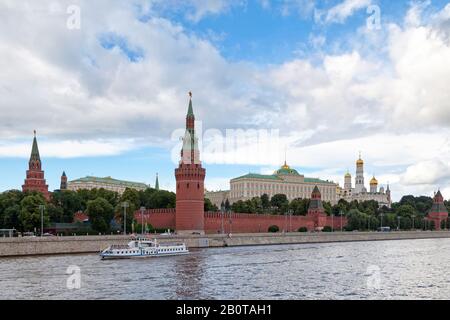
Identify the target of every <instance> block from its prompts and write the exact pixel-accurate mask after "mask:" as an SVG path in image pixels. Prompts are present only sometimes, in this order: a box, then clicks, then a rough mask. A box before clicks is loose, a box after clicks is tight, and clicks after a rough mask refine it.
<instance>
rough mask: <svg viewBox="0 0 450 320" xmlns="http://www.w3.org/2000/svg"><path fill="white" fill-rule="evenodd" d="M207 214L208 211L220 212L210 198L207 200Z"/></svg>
mask: <svg viewBox="0 0 450 320" xmlns="http://www.w3.org/2000/svg"><path fill="white" fill-rule="evenodd" d="M204 209H205V212H206V211H219V208H217V206H216V205H215V204H213V203H212V202H211V200H209V199H208V198H205V208H204Z"/></svg>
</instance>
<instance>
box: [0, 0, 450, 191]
mask: <svg viewBox="0 0 450 320" xmlns="http://www.w3.org/2000/svg"><path fill="white" fill-rule="evenodd" d="M0 70H1V71H0V110H1V117H0V135H1V138H0V190H1V191H3V190H9V189H20V188H21V185H22V184H23V180H24V178H25V171H26V169H27V166H28V158H29V156H30V152H31V143H32V139H33V130H36V131H37V138H38V142H39V148H40V154H41V158H42V161H43V169H44V170H45V176H46V179H47V181H48V183H49V186H50V190H53V189H57V188H58V187H59V181H60V176H61V173H62V171H63V170H64V171H65V172H66V173H67V176H68V178H69V180H73V179H77V178H80V177H84V176H87V175H95V176H102V177H104V176H112V177H114V178H117V179H126V180H131V181H138V182H145V183H148V184H150V185H153V186H154V183H155V176H156V174H157V173H158V174H159V180H160V186H161V188H165V189H168V190H174V186H175V178H174V168H175V167H176V166H177V163H178V155H179V150H180V148H181V145H180V137H181V136H182V135H183V127H184V124H185V116H186V112H187V107H188V101H189V97H188V92H189V91H192V93H193V107H194V112H195V115H196V120H197V124H196V125H197V127H198V133H199V137H200V139H201V145H200V147H201V150H200V151H201V158H202V161H203V166H204V167H205V168H206V170H207V176H206V181H205V184H206V188H207V189H208V190H219V189H228V188H229V180H230V179H231V178H234V177H237V176H240V175H244V174H247V173H249V172H253V173H264V174H267V173H272V172H273V171H274V170H276V169H277V168H278V167H280V166H281V165H282V164H283V162H284V161H285V160H286V161H287V163H288V164H289V165H290V166H291V167H293V168H295V169H297V170H298V171H299V172H300V173H302V174H304V175H305V176H307V177H315V178H321V179H324V180H332V181H335V182H338V183H340V184H341V185H343V180H344V178H343V177H344V174H345V173H346V172H347V170H348V171H350V173H352V174H353V176H354V175H355V161H356V160H357V158H358V155H359V153H360V152H361V155H362V158H363V159H364V161H365V177H366V184H367V187H368V182H369V180H370V178H371V177H372V176H373V175H375V176H376V178H377V179H378V181H379V183H380V185H384V186H386V184H387V183H389V184H390V187H391V190H392V195H393V198H394V200H399V199H400V198H401V196H403V195H407V194H414V195H432V194H433V192H434V191H436V190H437V189H441V191H442V192H443V194H444V197H446V198H450V184H449V182H450V167H449V165H450V135H449V133H450V89H449V88H450V87H449V79H450V4H449V3H448V1H441V0H431V1H384V0H324V1H313V0H209V1H206V0H205V1H202V0H185V1H178V0H146V1H144V0H130V1H119V0H98V1H87V0H78V1H77V0H70V1H47V0H41V1H31V0H30V1H27V0H23V1H16V0H0Z"/></svg>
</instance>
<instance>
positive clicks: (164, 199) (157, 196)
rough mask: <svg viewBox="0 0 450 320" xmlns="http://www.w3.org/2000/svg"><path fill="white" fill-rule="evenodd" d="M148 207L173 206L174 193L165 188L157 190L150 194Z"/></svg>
mask: <svg viewBox="0 0 450 320" xmlns="http://www.w3.org/2000/svg"><path fill="white" fill-rule="evenodd" d="M149 200H150V206H149V207H148V208H149V209H158V208H175V204H176V195H175V193H173V192H169V191H166V190H157V191H155V192H153V193H152V195H151V196H150V199H149Z"/></svg>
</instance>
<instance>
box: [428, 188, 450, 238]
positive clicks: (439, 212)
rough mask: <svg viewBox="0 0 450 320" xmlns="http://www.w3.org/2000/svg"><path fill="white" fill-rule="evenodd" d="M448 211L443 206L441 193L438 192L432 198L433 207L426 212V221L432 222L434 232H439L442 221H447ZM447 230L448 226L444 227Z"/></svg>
mask: <svg viewBox="0 0 450 320" xmlns="http://www.w3.org/2000/svg"><path fill="white" fill-rule="evenodd" d="M447 218H448V210H447V207H446V206H445V204H444V197H443V196H442V194H441V191H438V192H437V193H436V194H435V195H434V198H433V206H432V207H431V210H430V211H429V212H428V216H427V218H426V219H427V220H428V221H433V222H434V227H435V229H436V230H441V223H442V221H447ZM446 227H447V228H448V226H446Z"/></svg>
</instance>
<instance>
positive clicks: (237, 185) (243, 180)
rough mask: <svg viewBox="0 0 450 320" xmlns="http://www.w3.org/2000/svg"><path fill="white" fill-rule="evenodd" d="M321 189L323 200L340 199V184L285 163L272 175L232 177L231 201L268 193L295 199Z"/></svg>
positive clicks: (308, 197) (306, 197)
mask: <svg viewBox="0 0 450 320" xmlns="http://www.w3.org/2000/svg"><path fill="white" fill-rule="evenodd" d="M316 186H317V188H318V189H319V190H320V192H321V194H322V200H324V201H329V202H331V203H332V204H336V203H337V201H338V196H337V188H338V184H336V183H334V182H332V181H325V180H321V179H317V178H307V177H305V176H304V175H302V174H299V173H298V172H297V170H295V169H292V168H291V167H289V166H288V165H287V164H286V162H285V163H284V165H283V166H282V167H281V168H280V169H279V170H277V171H275V172H274V173H273V174H271V175H263V174H254V173H250V174H247V175H244V176H241V177H238V178H234V179H231V181H230V191H229V201H230V203H234V202H237V201H239V200H243V201H245V200H249V199H252V198H253V197H260V196H262V195H263V194H267V195H268V196H269V197H273V196H274V195H276V194H285V195H286V197H287V198H288V200H289V201H291V200H294V199H298V198H301V199H310V196H311V194H312V192H313V190H314V188H315V187H316Z"/></svg>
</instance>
